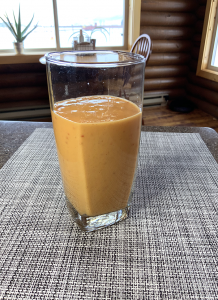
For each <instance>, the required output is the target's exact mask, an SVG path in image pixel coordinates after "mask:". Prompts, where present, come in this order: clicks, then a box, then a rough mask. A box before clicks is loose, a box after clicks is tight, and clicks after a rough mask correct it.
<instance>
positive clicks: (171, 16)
mask: <svg viewBox="0 0 218 300" xmlns="http://www.w3.org/2000/svg"><path fill="white" fill-rule="evenodd" d="M195 22H196V17H195V15H194V14H190V13H188V14H186V13H172V12H159V11H158V12H150V11H142V12H141V20H140V26H174V27H176V26H190V25H193V24H195Z"/></svg>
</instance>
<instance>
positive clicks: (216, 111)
mask: <svg viewBox="0 0 218 300" xmlns="http://www.w3.org/2000/svg"><path fill="white" fill-rule="evenodd" d="M186 98H187V99H188V100H190V101H191V102H193V103H194V104H196V105H197V107H198V108H200V109H202V110H203V111H205V112H206V113H208V114H210V115H211V116H214V117H216V118H218V106H216V105H213V104H211V103H208V102H205V101H203V100H201V99H198V98H196V97H193V96H190V95H187V96H186Z"/></svg>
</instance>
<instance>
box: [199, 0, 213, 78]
mask: <svg viewBox="0 0 218 300" xmlns="http://www.w3.org/2000/svg"><path fill="white" fill-rule="evenodd" d="M217 6H218V0H207V6H206V11H205V17H204V26H203V31H202V37H201V46H200V52H199V57H198V65H197V72H196V75H197V76H200V77H203V78H206V79H209V80H213V81H216V82H218V68H217V67H214V66H211V63H210V62H211V57H212V52H213V46H214V39H215V34H216V33H215V31H216V30H215V25H216V24H217V23H216V20H217V18H216V14H217Z"/></svg>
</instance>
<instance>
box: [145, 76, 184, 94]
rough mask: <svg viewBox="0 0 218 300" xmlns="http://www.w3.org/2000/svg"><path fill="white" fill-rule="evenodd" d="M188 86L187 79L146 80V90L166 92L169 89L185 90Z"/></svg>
mask: <svg viewBox="0 0 218 300" xmlns="http://www.w3.org/2000/svg"><path fill="white" fill-rule="evenodd" d="M185 84H186V78H185V77H170V78H152V79H145V81H144V90H145V91H150V90H164V89H169V88H181V87H182V88H183V87H185Z"/></svg>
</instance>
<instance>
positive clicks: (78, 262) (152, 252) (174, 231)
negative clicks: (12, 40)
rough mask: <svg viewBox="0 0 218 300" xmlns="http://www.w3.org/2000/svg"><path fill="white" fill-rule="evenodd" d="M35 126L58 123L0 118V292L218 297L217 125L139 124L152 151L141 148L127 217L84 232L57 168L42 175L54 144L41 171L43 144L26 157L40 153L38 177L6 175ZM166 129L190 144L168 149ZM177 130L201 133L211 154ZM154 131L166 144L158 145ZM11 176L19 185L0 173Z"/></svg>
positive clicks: (27, 295) (195, 137) (52, 295)
mask: <svg viewBox="0 0 218 300" xmlns="http://www.w3.org/2000/svg"><path fill="white" fill-rule="evenodd" d="M37 128H45V129H46V128H52V124H51V123H37V122H13V121H10V122H7V121H0V168H2V167H3V166H4V167H3V168H2V170H3V173H2V172H1V171H2V170H0V243H1V246H0V299H12V298H13V299H148V300H150V299H152V300H159V299H160V300H161V299H178V300H180V299H217V298H218V284H217V283H218V281H217V277H218V269H217V246H218V234H217V224H218V222H217V221H218V220H217V206H218V186H217V182H218V166H217V165H216V162H218V134H217V133H216V132H215V131H214V130H213V129H210V128H196V127H147V126H143V128H142V130H143V131H145V136H144V137H145V139H146V142H144V144H142V146H143V147H147V148H146V150H145V152H143V151H142V152H141V159H140V160H139V172H138V174H137V185H136V192H135V193H136V196H135V198H134V201H135V204H134V205H133V207H132V209H131V211H132V212H131V214H130V217H129V219H127V220H126V221H123V222H121V223H118V224H117V225H114V226H110V227H108V228H107V229H104V230H101V231H96V232H94V233H84V232H81V231H79V230H78V228H77V227H76V225H75V224H71V223H70V220H69V215H68V213H67V210H66V207H65V204H64V197H63V191H62V187H61V183H60V178H59V177H60V176H59V174H57V173H58V171H57V168H56V165H55V166H54V165H52V167H51V169H49V174H51V176H56V178H55V182H54V183H52V182H51V181H48V177H46V173H43V170H44V169H46V166H47V167H48V165H50V164H52V160H53V158H54V157H55V156H54V154H52V153H51V149H52V147H51V148H49V149H48V152H47V154H46V155H47V156H46V155H45V156H43V159H44V161H43V163H42V166H41V167H40V166H39V171H40V172H42V173H37V172H38V171H37V168H38V164H40V162H41V158H40V151H38V152H34V155H32V156H31V158H30V159H29V161H28V157H27V156H26V157H27V161H24V164H26V165H27V166H29V165H30V164H31V160H32V159H33V158H34V156H35V155H36V156H37V157H38V158H37V159H38V160H37V162H36V163H35V164H34V172H36V174H38V175H37V176H36V177H34V178H32V179H31V178H30V179H29V178H28V177H31V173H30V172H29V173H27V174H26V175H25V177H22V174H20V175H19V176H17V175H16V174H15V175H13V174H10V173H8V163H7V164H6V162H7V161H8V162H9V163H10V158H11V157H12V155H13V153H14V152H16V151H17V149H18V148H19V147H20V146H21V145H24V144H25V140H26V139H27V138H28V137H29V136H30V135H31V134H32V133H33V132H34V130H35V129H37ZM159 133H160V134H159ZM170 133H178V135H175V138H176V140H177V143H180V139H182V140H183V142H184V149H181V152H180V154H179V155H177V152H179V148H180V147H179V145H177V144H176V145H175V147H172V148H170V147H169V146H170V143H171V142H172V141H173V138H174V135H171V134H170ZM180 133H184V134H186V133H199V134H200V137H201V138H202V140H203V141H204V143H205V144H206V146H207V147H208V149H209V150H210V152H209V151H208V149H207V147H206V146H205V144H204V143H203V142H202V141H201V139H200V138H199V137H198V135H188V136H186V135H180ZM34 134H35V133H34ZM36 134H37V133H36ZM51 134H52V131H48V137H49V141H48V143H47V146H48V147H49V145H50V143H51V141H52V135H51ZM153 136H156V137H155V138H157V139H159V140H158V141H159V142H160V143H161V145H160V147H159V149H158V150H155V148H156V147H157V146H158V143H156V144H154V143H155V138H153ZM38 138H39V139H40V134H38ZM186 138H187V143H186ZM192 139H193V140H194V142H193V143H192ZM195 141H197V143H199V148H198V147H194V146H195ZM183 142H181V143H182V145H183ZM23 143H24V144H23ZM30 143H31V140H30ZM39 143H41V140H40V141H39ZM152 145H154V148H153V149H149V147H151V146H152ZM31 147H32V146H31ZM161 147H165V148H164V150H163V152H161ZM193 147H194V148H193ZM168 148H169V153H171V154H172V156H173V155H175V157H170V155H168ZM192 148H193V149H194V150H193V151H194V152H193V153H192V155H190V153H187V155H186V151H188V149H192ZM29 149H32V148H29ZM198 149H199V153H198ZM33 151H35V149H33ZM159 151H160V155H159ZM170 151H171V152H170ZM21 152H22V151H21ZM21 152H20V153H21ZM16 153H17V152H16ZM50 153H51V155H50ZM210 153H211V154H212V156H213V157H212V156H211V155H210ZM198 154H199V161H198ZM147 155H148V156H149V157H147V158H146V156H147ZM182 155H183V156H182ZM18 156H19V155H18ZM204 156H205V159H206V160H205V161H204ZM181 157H184V158H185V159H186V162H185V163H184V162H183V161H181ZM213 158H214V159H215V160H214V159H213ZM47 160H49V162H48V164H47ZM144 160H145V161H146V163H145V165H144V164H143V161H144ZM14 161H15V160H14ZM187 162H188V165H187ZM18 163H19V164H20V165H22V161H20V162H18ZM5 164H6V165H7V166H6V165H5ZM203 165H204V166H205V168H206V169H205V170H204V174H201V170H202V166H203ZM5 166H6V167H5ZM55 168H56V169H55ZM158 168H159V169H158ZM180 169H181V170H180ZM39 174H41V176H39ZM12 175H13V176H14V177H13V180H14V182H12V183H8V182H6V181H5V180H4V178H6V177H7V176H12ZM182 175H183V176H182ZM178 176H179V177H178ZM13 180H12V181H13ZM28 180H29V181H28ZM1 182H2V187H3V188H2V190H1ZM44 182H47V184H48V186H44ZM155 185H157V186H155ZM37 186H39V189H40V191H39V189H37V188H36V187H37ZM55 186H57V189H56V190H55V191H54V188H55ZM186 186H187V188H186ZM11 188H14V189H16V193H10V191H11ZM14 194H15V195H14ZM1 195H3V196H1ZM46 195H47V196H46ZM48 195H49V196H48ZM47 198H49V199H48V202H49V203H50V204H49V205H47V204H46V201H47ZM5 199H6V200H7V201H6V200H5ZM54 199H55V201H53V200H54ZM1 201H2V202H1ZM54 216H55V219H54ZM52 218H53V219H52ZM11 245H13V247H12V246H11Z"/></svg>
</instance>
